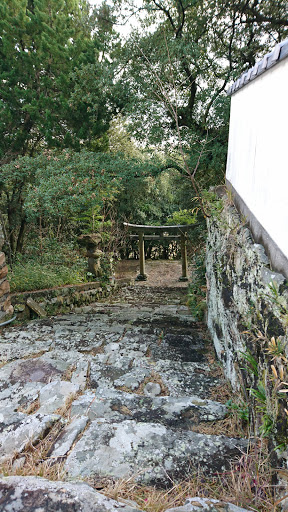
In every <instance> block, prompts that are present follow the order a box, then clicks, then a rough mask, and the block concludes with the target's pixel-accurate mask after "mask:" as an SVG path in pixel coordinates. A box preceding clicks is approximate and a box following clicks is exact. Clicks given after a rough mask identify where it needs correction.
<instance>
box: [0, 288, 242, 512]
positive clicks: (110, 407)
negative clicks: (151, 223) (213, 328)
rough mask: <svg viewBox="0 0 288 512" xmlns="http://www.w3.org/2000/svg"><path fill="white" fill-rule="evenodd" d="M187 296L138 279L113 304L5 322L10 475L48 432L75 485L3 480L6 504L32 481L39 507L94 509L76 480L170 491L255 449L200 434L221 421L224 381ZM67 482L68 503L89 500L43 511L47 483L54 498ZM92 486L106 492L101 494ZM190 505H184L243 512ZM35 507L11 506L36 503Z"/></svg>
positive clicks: (1, 434) (0, 439) (53, 456)
mask: <svg viewBox="0 0 288 512" xmlns="http://www.w3.org/2000/svg"><path fill="white" fill-rule="evenodd" d="M184 301H185V289H184V290H183V289H178V290H177V289H176V288H173V287H170V288H164V289H163V288H162V289H155V288H151V287H149V286H146V287H145V286H141V287H138V288H137V287H133V286H131V287H127V288H125V289H124V288H123V289H122V290H120V291H119V292H118V293H116V294H115V295H114V296H113V298H112V300H111V302H110V303H95V304H93V305H91V306H89V307H85V308H82V309H81V310H78V311H77V312H75V313H74V314H69V315H63V316H60V317H54V318H50V319H45V320H40V321H33V322H30V323H28V324H26V325H22V326H15V327H10V328H6V329H5V330H4V329H3V330H2V333H1V343H0V351H1V361H2V364H3V366H2V367H1V368H0V462H1V464H2V468H4V471H5V473H6V474H7V473H10V474H11V475H21V473H22V472H24V473H25V474H27V471H26V472H25V467H26V464H27V455H26V453H27V450H29V448H30V449H31V445H34V446H35V445H37V443H38V442H39V440H42V439H43V438H44V439H47V440H49V442H48V443H47V446H48V448H47V449H46V453H45V460H46V461H47V460H48V461H51V464H57V463H61V465H64V470H65V475H66V476H65V480H66V481H67V480H69V482H70V483H69V484H67V483H64V482H63V481H62V482H59V483H58V484H57V483H55V482H54V483H53V484H52V483H51V482H47V483H46V484H43V481H42V480H41V479H37V478H35V477H32V476H31V477H24V476H10V477H8V478H4V479H2V480H1V485H0V504H1V503H2V508H1V505H0V510H4V511H6V510H7V511H8V510H10V508H9V506H10V505H11V503H12V504H13V506H14V505H15V503H14V501H15V500H14V498H15V496H18V498H19V495H21V496H22V495H23V496H22V497H23V500H22V505H23V503H24V504H25V503H26V502H25V500H26V498H25V496H26V495H27V492H28V491H29V489H30V491H29V492H30V494H31V493H32V494H33V493H34V494H33V495H34V498H35V500H36V502H37V499H38V498H39V500H40V501H39V503H40V505H41V506H42V508H41V510H45V511H46V510H47V511H48V510H49V511H50V510H55V511H56V510H57V511H58V510H61V511H62V510H63V511H64V510H65V511H66V510H73V511H74V510H86V508H85V506H86V505H87V503H86V502H87V498H85V499H84V498H83V499H84V501H83V502H82V501H81V500H82V498H81V499H80V494H81V493H80V490H79V489H80V487H79V486H81V485H82V487H83V488H84V487H85V489H86V487H88V486H86V485H84V484H81V485H80V484H73V483H71V482H73V481H75V480H76V481H77V480H79V479H80V480H83V479H84V480H85V479H91V478H93V479H94V480H97V479H103V478H108V479H109V478H113V479H122V478H123V479H128V478H134V479H135V481H136V482H138V483H141V484H145V485H153V486H157V487H160V488H165V487H169V486H171V482H177V481H179V480H183V479H186V478H187V477H189V474H192V473H195V471H197V470H198V469H200V470H201V471H203V472H204V473H206V474H214V473H215V472H222V471H225V470H227V469H229V468H230V465H231V461H233V460H234V459H235V458H237V457H239V455H240V454H241V452H242V451H245V450H246V449H247V441H246V440H245V439H233V438H231V437H228V436H223V435H221V436H219V435H212V434H210V435H207V434H204V433H201V425H209V424H212V425H215V424H217V422H218V421H221V420H223V418H225V416H226V414H227V411H226V407H225V405H224V404H223V403H220V402H219V401H217V400H215V396H217V390H219V392H220V390H221V389H222V388H223V386H225V382H224V380H223V377H222V376H221V372H219V368H218V367H217V365H215V364H213V348H212V347H211V344H210V342H209V340H208V339H207V333H206V332H205V330H204V329H203V326H202V325H199V324H197V323H196V322H195V321H194V319H193V318H192V317H191V315H190V314H189V311H188V310H187V308H186V306H185V305H184V304H183V303H184ZM209 361H210V363H209ZM211 361H212V363H211ZM217 369H218V371H217ZM212 430H213V429H212ZM55 432H56V434H55ZM49 436H50V437H49ZM36 462H37V461H36ZM7 468H9V469H7ZM31 474H33V472H32V473H31ZM27 482H28V483H27ZM37 482H38V484H37ZM44 482H45V481H44ZM45 485H46V487H45ZM57 485H58V489H60V487H61V486H62V488H63V487H64V491H65V490H66V491H67V493H68V495H69V496H70V497H69V499H72V498H71V496H74V494H75V493H76V494H77V489H78V490H79V493H80V494H79V493H78V502H79V503H80V505H81V503H82V505H81V507H82V508H81V507H80V505H79V507H80V508H65V507H64V505H63V507H64V508H63V507H62V508H61V506H62V505H61V504H60V502H59V503H58V505H57V507H58V508H55V509H54V508H53V507H52V505H51V507H50V508H49V507H48V505H47V507H48V508H45V506H44V505H45V504H44V505H43V503H42V502H41V499H42V498H41V496H42V497H43V488H45V489H46V496H50V494H49V493H52V495H53V496H54V495H55V496H56V495H57ZM73 485H75V486H76V487H73ZM77 485H78V487H77ZM43 486H44V487H43ZM55 486H56V487H55ZM59 486H60V487H59ZM71 486H72V487H73V489H74V490H73V489H72V487H71ZM27 489H28V491H27ZM33 489H34V490H33ZM39 489H40V490H39ZM41 489H42V490H41ZM75 489H76V490H75ZM88 489H90V491H89V492H91V493H92V494H93V493H94V494H93V496H94V497H93V499H92V494H91V496H90V499H91V500H92V501H93V500H94V499H95V500H96V498H95V496H96V494H99V493H96V491H94V490H93V489H92V488H88ZM32 490H33V492H32ZM64 491H63V499H64V494H65V492H64ZM72 491H73V492H72ZM84 491H85V492H84ZM84 491H83V492H84V494H85V493H86V492H88V491H87V489H86V490H84ZM81 492H82V491H81ZM89 492H88V494H89ZM19 493H20V494H19ZM25 493H26V494H25ZM53 493H54V494H53ZM69 493H70V494H69ZM71 493H72V494H71ZM73 493H74V494H73ZM95 493H96V494H95ZM68 495H67V496H68ZM31 496H32V495H31ZM65 496H66V495H65ZM67 496H66V497H67ZM100 496H102V495H100ZM18 498H17V499H18ZM36 498H37V499H36ZM40 498H41V499H40ZM15 499H16V498H15ZM21 499H22V498H21ZM47 499H48V498H47ZM51 499H52V498H51ZM53 499H54V498H53ZM55 499H56V498H55ZM65 499H66V498H65ZM67 499H68V498H67ZM73 499H74V498H73ZM73 499H72V501H73ZM1 500H2V501H1ZM13 500H14V501H13ZM57 500H58V497H57ZM57 500H56V501H57ZM85 500H86V501H85ZM99 500H100V501H99V503H98V505H97V507H98V508H97V507H96V506H95V508H90V509H89V507H88V505H87V507H88V508H87V510H92V511H93V510H95V511H96V510H97V511H99V512H100V511H102V510H103V511H106V510H111V511H112V510H118V508H117V507H120V508H119V510H120V509H121V510H127V511H132V510H136V509H135V507H134V509H133V507H132V508H131V507H130V506H129V505H127V506H126V505H125V508H123V506H124V505H123V504H119V503H118V505H117V504H116V505H115V503H116V502H113V503H114V504H113V503H112V501H113V500H109V499H108V498H107V499H106V501H105V500H104V498H103V496H102V497H101V499H100V498H99ZM101 500H102V501H101ZM103 500H104V501H105V503H104V501H103ZM20 501H21V500H20ZM48 501H49V500H48ZM50 501H51V500H50ZM50 501H49V503H50ZM52 501H53V500H52ZM64 501H65V500H64ZM76 501H77V500H76ZM96 501H97V500H96ZM74 502H75V499H74ZM74 502H73V503H74ZM100 502H101V503H102V504H100ZM106 502H107V503H106ZM31 503H32V502H31ZM47 503H48V502H47ZM51 503H52V502H51ZM65 503H66V502H65ZM71 503H72V502H71ZM85 503H86V505H85ZM91 503H92V502H91ZM93 503H94V502H93ZM191 503H192V501H191ZM191 503H190V505H189V503H188V505H189V506H188V505H187V506H188V508H187V509H186V508H185V509H184V508H183V511H184V510H185V511H186V510H187V512H188V511H190V510H191V511H192V510H197V511H198V510H203V511H204V510H209V511H210V510H211V511H213V510H217V511H218V510H227V511H228V510H229V511H230V510H231V511H232V510H233V511H237V510H239V511H240V510H243V509H239V508H238V507H235V506H234V505H233V506H232V505H231V507H234V508H227V507H230V505H228V504H226V505H225V507H226V508H225V509H224V508H221V509H220V508H217V503H216V502H215V503H214V504H213V503H212V502H211V503H212V505H211V503H210V505H211V506H210V505H209V504H208V505H209V507H210V508H207V507H208V505H207V503H206V502H205V500H204V502H203V503H204V505H203V506H202V505H201V503H200V505H199V504H198V505H199V507H200V506H201V507H202V508H194V505H193V503H192V505H191ZM205 503H206V504H205ZM3 504H4V505H3ZM74 504H75V503H74ZM40 505H39V507H40ZM206 505H207V507H206ZM11 506H12V505H11ZM25 506H26V508H25V507H24V505H23V508H19V509H18V508H11V510H27V511H28V510H36V508H35V509H34V508H33V509H32V508H29V507H28V505H27V504H26V505H25ZM31 506H32V505H31ZM33 506H34V505H33ZM49 506H50V505H49ZM65 506H66V505H65ZM185 506H186V505H185ZM221 506H222V505H221ZM3 507H4V508H3ZM5 507H6V508H5ZM15 507H16V505H15ZM27 507H28V508H27ZM73 507H74V505H73ZM105 507H106V508H105ZM113 507H114V508H113ZM189 507H190V508H189ZM195 507H197V503H196V505H195ZM205 507H206V508H205ZM211 507H212V508H211ZM213 507H214V508H213ZM215 507H216V508H215ZM37 510H38V509H37ZM39 510H40V508H39ZM175 510H176V509H175ZM181 511H182V508H181V510H180V509H179V512H181Z"/></svg>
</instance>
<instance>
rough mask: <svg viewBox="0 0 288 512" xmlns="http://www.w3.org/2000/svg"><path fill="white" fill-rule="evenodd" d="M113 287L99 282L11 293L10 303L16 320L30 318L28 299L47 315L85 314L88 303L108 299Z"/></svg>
mask: <svg viewBox="0 0 288 512" xmlns="http://www.w3.org/2000/svg"><path fill="white" fill-rule="evenodd" d="M113 287H114V285H108V284H107V285H103V284H102V285H101V283H100V282H99V281H95V282H90V283H83V284H75V285H67V286H59V287H56V288H50V289H47V290H37V291H34V292H31V291H29V292H19V293H13V294H12V295H11V302H12V304H13V305H14V308H15V311H16V312H17V318H18V319H24V318H30V316H31V310H30V309H29V307H28V306H27V305H26V303H27V299H29V298H32V299H33V300H34V301H35V302H36V303H37V304H39V306H41V307H42V308H44V310H45V312H46V314H47V315H56V314H59V313H67V312H70V311H74V312H77V313H80V312H86V309H85V308H86V306H88V305H89V304H90V303H93V302H97V301H98V300H99V299H103V298H104V297H108V296H109V295H110V294H111V292H112V290H113ZM88 310H89V308H88ZM32 315H33V313H32Z"/></svg>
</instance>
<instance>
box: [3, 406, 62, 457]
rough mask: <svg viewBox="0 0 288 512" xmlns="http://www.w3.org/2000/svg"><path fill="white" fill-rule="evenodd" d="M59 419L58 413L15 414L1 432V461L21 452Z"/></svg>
mask: <svg viewBox="0 0 288 512" xmlns="http://www.w3.org/2000/svg"><path fill="white" fill-rule="evenodd" d="M58 419H59V416H57V415H50V416H44V415H42V414H39V413H38V414H31V415H26V414H23V413H17V414H15V415H14V417H13V421H12V422H11V421H9V422H7V423H8V424H7V425H6V428H4V429H3V431H2V433H1V434H0V462H4V461H5V460H7V459H10V458H11V457H13V454H14V453H21V452H22V451H23V450H24V449H25V447H26V446H27V445H29V444H31V443H32V444H34V443H36V441H38V440H39V439H41V438H42V437H43V436H44V434H45V432H47V431H48V430H49V429H50V428H51V427H52V425H53V424H54V423H55V422H56V421H57V420H58Z"/></svg>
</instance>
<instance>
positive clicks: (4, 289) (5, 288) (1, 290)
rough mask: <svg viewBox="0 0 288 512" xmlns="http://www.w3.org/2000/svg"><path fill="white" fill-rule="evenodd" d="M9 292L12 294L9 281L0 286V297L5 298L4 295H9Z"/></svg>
mask: <svg viewBox="0 0 288 512" xmlns="http://www.w3.org/2000/svg"><path fill="white" fill-rule="evenodd" d="M9 292H10V284H9V282H8V281H7V280H5V281H3V283H2V284H1V285H0V297H3V295H6V293H9Z"/></svg>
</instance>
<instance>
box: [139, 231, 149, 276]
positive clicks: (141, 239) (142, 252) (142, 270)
mask: <svg viewBox="0 0 288 512" xmlns="http://www.w3.org/2000/svg"><path fill="white" fill-rule="evenodd" d="M139 263H140V274H138V276H137V277H136V280H137V281H146V280H147V275H146V274H145V248H144V234H143V233H139Z"/></svg>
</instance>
